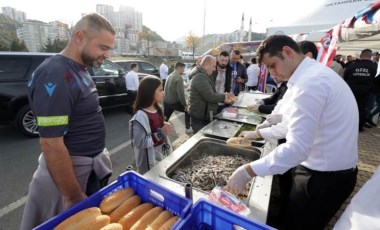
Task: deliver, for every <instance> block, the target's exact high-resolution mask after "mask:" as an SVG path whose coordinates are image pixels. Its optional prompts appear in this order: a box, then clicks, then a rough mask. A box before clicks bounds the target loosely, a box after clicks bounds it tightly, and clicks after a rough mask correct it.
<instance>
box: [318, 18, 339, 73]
mask: <svg viewBox="0 0 380 230" xmlns="http://www.w3.org/2000/svg"><path fill="white" fill-rule="evenodd" d="M341 28H342V24H338V25H336V26H335V27H334V28H332V29H330V30H329V31H327V32H326V34H325V35H324V36H323V37H322V38H321V40H320V43H318V44H317V46H318V57H317V61H319V62H320V63H322V64H324V65H326V66H330V65H331V62H332V61H333V59H334V57H335V53H336V49H337V43H338V41H339V36H340V30H341Z"/></svg>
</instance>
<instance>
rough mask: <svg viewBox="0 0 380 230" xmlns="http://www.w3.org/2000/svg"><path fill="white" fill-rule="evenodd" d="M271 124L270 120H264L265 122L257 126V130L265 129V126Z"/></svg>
mask: <svg viewBox="0 0 380 230" xmlns="http://www.w3.org/2000/svg"><path fill="white" fill-rule="evenodd" d="M270 126H271V124H269V122H265V121H264V122H263V123H261V124H259V125H258V126H256V130H259V129H264V128H268V127H270Z"/></svg>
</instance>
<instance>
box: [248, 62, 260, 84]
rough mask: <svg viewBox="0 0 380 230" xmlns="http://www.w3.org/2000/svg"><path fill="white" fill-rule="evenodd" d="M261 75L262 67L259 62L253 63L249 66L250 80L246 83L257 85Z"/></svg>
mask: <svg viewBox="0 0 380 230" xmlns="http://www.w3.org/2000/svg"><path fill="white" fill-rule="evenodd" d="M259 75H260V67H259V66H258V65H257V64H251V65H249V66H248V68H247V76H248V80H247V82H246V83H245V85H246V86H250V87H252V86H256V85H257V83H258V82H259V81H258V78H259Z"/></svg>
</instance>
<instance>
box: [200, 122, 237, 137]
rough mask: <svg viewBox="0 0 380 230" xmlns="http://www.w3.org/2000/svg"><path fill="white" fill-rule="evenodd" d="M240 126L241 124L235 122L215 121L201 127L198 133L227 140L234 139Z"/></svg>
mask: <svg viewBox="0 0 380 230" xmlns="http://www.w3.org/2000/svg"><path fill="white" fill-rule="evenodd" d="M242 126H243V124H238V123H236V122H231V121H224V120H218V119H216V120H213V121H212V122H210V123H209V124H208V125H207V126H205V127H203V129H201V130H200V132H201V133H203V134H204V135H206V136H212V137H219V138H223V139H228V138H231V137H234V136H235V135H236V133H237V132H238V131H239V129H240V128H241V127H242Z"/></svg>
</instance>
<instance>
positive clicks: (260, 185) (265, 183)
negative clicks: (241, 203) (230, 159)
mask: <svg viewBox="0 0 380 230" xmlns="http://www.w3.org/2000/svg"><path fill="white" fill-rule="evenodd" d="M216 122H218V120H214V121H212V122H211V123H216ZM211 125H212V124H211ZM203 142H208V143H207V144H208V145H212V146H213V147H211V148H212V149H214V150H215V152H216V153H219V152H220V151H221V149H222V148H229V150H231V148H233V147H230V146H223V145H225V141H224V140H220V139H217V138H212V137H207V136H205V135H203V134H202V132H198V133H197V134H195V135H194V136H192V137H191V138H190V139H189V140H187V141H186V142H185V143H183V144H182V145H181V146H180V147H179V148H177V149H176V150H175V151H174V152H173V153H171V154H170V155H169V156H168V157H166V158H165V159H164V160H162V161H161V162H160V163H159V164H157V165H156V166H155V167H154V168H152V169H151V170H150V171H148V172H147V173H146V174H144V177H146V178H147V179H150V180H152V181H155V182H157V183H159V184H161V185H163V186H165V187H166V188H168V189H171V190H173V191H174V192H177V193H179V194H181V195H184V196H185V185H184V184H183V183H181V182H178V181H176V180H173V179H171V178H170V177H169V175H170V174H171V172H172V171H173V167H174V168H175V167H178V166H179V165H181V163H182V162H183V161H186V158H187V157H188V155H189V153H192V152H194V148H196V147H197V146H200V143H203ZM275 147H276V144H274V143H271V142H269V141H267V142H266V143H265V145H264V146H263V147H261V148H256V147H252V148H251V151H252V154H257V157H256V158H257V159H258V158H260V157H262V156H265V155H266V154H268V153H269V152H270V150H271V149H273V148H275ZM235 150H236V151H239V148H235ZM246 151H247V149H246ZM271 188H272V176H266V177H255V178H254V179H253V180H252V184H251V188H250V191H249V193H248V197H247V199H246V200H245V203H246V205H247V206H248V207H249V209H250V210H251V212H250V214H249V215H248V218H251V219H254V220H257V221H260V222H262V223H266V221H267V214H268V207H269V200H270V193H271ZM192 195H193V201H194V202H196V201H197V200H198V199H200V198H206V199H207V198H208V196H209V193H208V192H205V191H202V190H200V189H196V188H193V189H192Z"/></svg>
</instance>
